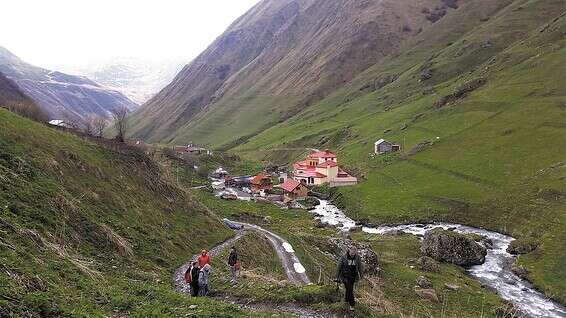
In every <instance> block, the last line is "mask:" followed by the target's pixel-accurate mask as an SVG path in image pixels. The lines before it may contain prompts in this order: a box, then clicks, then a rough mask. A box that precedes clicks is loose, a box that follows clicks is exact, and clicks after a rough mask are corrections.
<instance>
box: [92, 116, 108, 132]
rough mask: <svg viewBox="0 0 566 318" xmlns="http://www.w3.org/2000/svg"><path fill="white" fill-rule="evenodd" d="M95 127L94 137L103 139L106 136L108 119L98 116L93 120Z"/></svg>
mask: <svg viewBox="0 0 566 318" xmlns="http://www.w3.org/2000/svg"><path fill="white" fill-rule="evenodd" d="M93 126H94V135H95V136H96V137H102V135H103V134H104V130H105V129H106V127H107V126H108V120H106V118H103V117H100V116H96V117H95V118H94V119H93Z"/></svg>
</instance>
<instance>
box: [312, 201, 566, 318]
mask: <svg viewBox="0 0 566 318" xmlns="http://www.w3.org/2000/svg"><path fill="white" fill-rule="evenodd" d="M311 213H312V214H313V216H314V217H315V218H316V219H318V220H320V222H322V223H325V224H328V225H330V226H336V227H338V228H339V229H340V230H342V231H350V229H352V228H354V227H356V222H355V221H354V220H352V219H351V218H349V217H348V216H346V215H345V214H344V212H342V211H341V210H340V209H339V208H337V207H336V206H334V205H332V204H331V203H330V202H328V201H325V200H320V204H319V205H318V206H316V207H315V208H314V209H313V210H312V211H311ZM438 228H442V229H444V230H451V231H454V232H457V233H464V234H474V235H479V236H481V237H483V238H484V241H483V242H482V244H483V245H484V246H485V247H486V249H487V254H486V256H485V261H484V262H483V264H479V265H473V266H470V267H467V271H468V274H469V275H470V276H472V277H474V278H475V279H477V280H478V281H480V282H481V283H482V284H484V285H485V286H486V287H489V288H492V289H493V290H495V291H497V293H498V295H499V296H500V297H501V298H502V299H504V300H506V301H509V302H511V303H513V304H514V305H515V307H516V308H517V310H519V311H520V312H521V313H522V314H523V315H524V316H527V317H537V318H538V317H545V318H546V317H557V318H566V309H565V308H564V307H563V306H561V305H560V304H558V303H556V302H554V301H552V300H550V299H548V298H546V297H545V296H544V295H543V294H542V293H540V292H539V291H537V290H536V289H534V288H533V286H532V285H531V284H530V283H529V282H527V281H526V280H524V279H522V278H520V277H519V276H517V275H516V274H515V273H514V272H513V271H512V270H511V268H512V264H513V263H514V261H515V256H513V255H511V254H510V253H508V252H507V248H508V247H509V245H510V244H511V242H512V241H513V238H512V237H510V236H507V235H503V234H500V233H497V232H493V231H488V230H484V229H479V228H474V227H470V226H464V225H460V224H450V223H433V224H406V225H398V226H381V227H363V228H362V231H364V232H366V233H369V234H376V235H383V234H386V233H388V232H403V233H408V234H412V235H416V236H418V237H420V238H421V239H422V238H423V237H424V236H425V234H426V233H427V232H428V231H431V230H434V229H438Z"/></svg>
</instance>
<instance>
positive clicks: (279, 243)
mask: <svg viewBox="0 0 566 318" xmlns="http://www.w3.org/2000/svg"><path fill="white" fill-rule="evenodd" d="M229 222H231V223H233V224H236V225H240V226H242V227H243V228H242V229H241V230H239V231H236V235H235V236H234V237H232V238H230V239H228V240H226V241H224V242H223V243H221V244H219V245H217V246H215V247H213V248H212V249H211V250H209V255H210V256H211V257H215V256H218V255H220V254H221V253H222V251H224V250H226V249H228V248H229V247H230V246H231V245H232V244H234V242H236V241H238V240H239V239H240V238H242V237H243V236H244V235H245V234H246V233H247V232H248V231H253V232H256V233H259V234H261V235H263V236H264V237H265V238H267V240H268V241H269V243H270V244H271V246H272V247H273V249H274V250H275V251H276V253H277V257H278V258H279V261H280V262H281V265H282V266H283V269H284V270H285V273H286V274H287V278H288V280H289V281H290V282H291V283H293V284H295V285H297V286H304V285H308V284H310V283H311V282H310V279H309V278H308V276H307V274H306V271H305V269H304V267H303V265H301V262H300V261H299V258H298V257H297V256H296V255H295V252H294V251H293V250H292V246H291V245H290V244H289V243H288V242H287V241H286V240H284V239H283V238H281V237H280V236H279V235H277V234H274V233H272V232H270V231H268V230H266V229H264V228H261V227H259V226H257V225H253V224H248V223H242V222H235V221H229ZM197 257H198V255H193V256H192V257H191V259H190V260H189V261H188V262H187V263H185V264H184V265H183V266H181V267H180V268H179V269H177V271H175V274H174V276H173V287H174V289H175V290H176V291H178V292H180V293H188V292H189V286H188V285H187V284H186V283H185V279H184V276H185V272H186V271H187V269H188V268H189V266H190V264H191V262H192V261H194V260H196V259H197ZM218 300H220V301H223V302H225V303H229V304H233V305H236V306H238V307H241V308H246V309H259V310H264V309H266V310H275V311H279V312H283V313H287V314H291V315H294V316H297V317H300V318H324V317H329V316H328V315H327V314H323V313H318V312H316V311H314V310H312V309H309V308H304V307H301V306H300V305H298V304H270V303H245V302H242V301H241V300H239V299H226V298H219V299H218Z"/></svg>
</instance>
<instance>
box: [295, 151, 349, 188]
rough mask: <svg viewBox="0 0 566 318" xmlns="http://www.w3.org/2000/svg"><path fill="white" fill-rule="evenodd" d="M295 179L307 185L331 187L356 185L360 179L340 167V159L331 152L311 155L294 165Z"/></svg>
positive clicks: (318, 152)
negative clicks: (326, 185)
mask: <svg viewBox="0 0 566 318" xmlns="http://www.w3.org/2000/svg"><path fill="white" fill-rule="evenodd" d="M293 179H294V180H295V181H298V182H301V183H303V184H305V185H323V184H328V185H330V186H331V187H338V186H346V185H354V184H357V183H358V179H357V178H356V177H353V176H351V175H349V174H348V173H347V172H345V171H343V170H342V169H340V167H339V166H338V157H337V156H336V154H335V153H334V152H332V151H330V150H324V151H317V152H313V153H311V154H310V155H309V156H308V157H307V158H306V159H305V160H303V161H299V162H296V163H295V164H293Z"/></svg>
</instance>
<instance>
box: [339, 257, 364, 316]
mask: <svg viewBox="0 0 566 318" xmlns="http://www.w3.org/2000/svg"><path fill="white" fill-rule="evenodd" d="M362 273H363V267H362V261H361V259H360V256H359V255H358V250H357V248H356V247H355V246H350V247H349V248H348V250H347V251H346V254H345V255H344V256H342V258H341V259H340V261H339V263H338V271H337V274H336V281H337V282H341V283H343V284H344V287H345V289H346V292H345V295H344V296H345V297H344V298H345V300H346V303H348V304H349V306H350V311H354V306H355V305H356V299H355V297H354V285H355V283H356V282H357V281H359V280H361V279H363V275H362Z"/></svg>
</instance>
